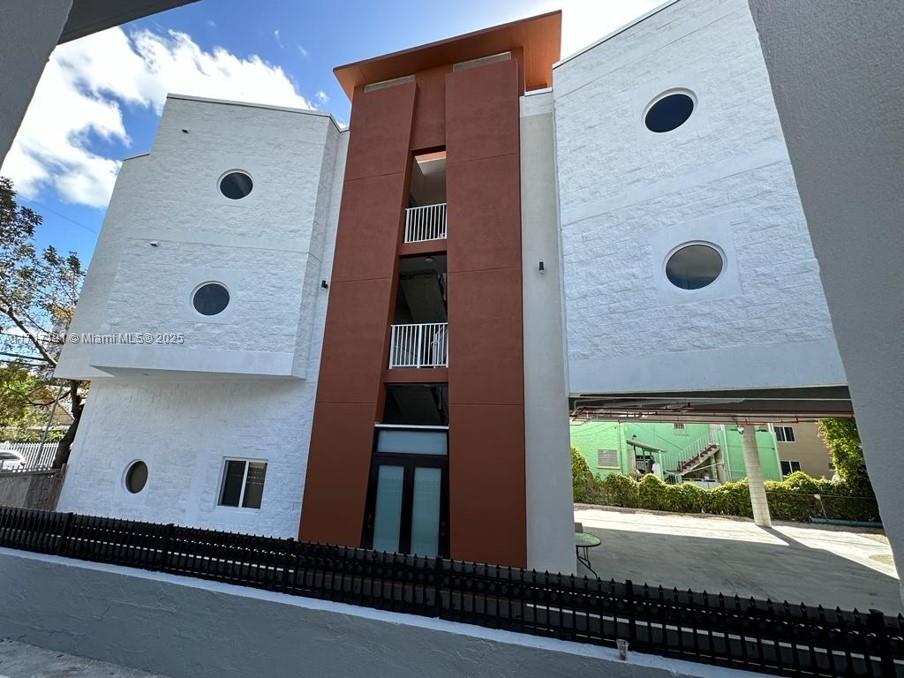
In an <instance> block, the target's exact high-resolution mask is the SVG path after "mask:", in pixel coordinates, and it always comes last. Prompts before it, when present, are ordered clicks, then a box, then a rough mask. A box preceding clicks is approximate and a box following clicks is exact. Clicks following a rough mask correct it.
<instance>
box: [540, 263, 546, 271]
mask: <svg viewBox="0 0 904 678" xmlns="http://www.w3.org/2000/svg"><path fill="white" fill-rule="evenodd" d="M539 268H540V273H543V271H545V270H546V266H545V265H544V264H543V262H542V261H541V262H540V267H539Z"/></svg>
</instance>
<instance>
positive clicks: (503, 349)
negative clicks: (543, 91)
mask: <svg viewBox="0 0 904 678" xmlns="http://www.w3.org/2000/svg"><path fill="white" fill-rule="evenodd" d="M519 89H520V87H519V72H518V63H517V61H515V60H510V61H502V62H497V63H492V64H486V65H483V66H478V67H475V68H470V69H465V70H460V71H456V72H454V73H450V74H448V75H447V76H446V162H447V170H446V175H447V179H446V194H447V198H448V208H447V210H448V220H449V227H448V245H447V255H448V260H447V263H448V270H449V291H448V316H449V350H450V354H449V510H450V516H449V520H450V530H451V551H452V556H453V557H454V558H464V559H468V560H479V561H488V562H493V563H500V564H508V565H516V566H524V565H525V564H526V558H527V555H526V552H527V536H526V532H527V530H526V515H525V512H526V507H525V487H524V483H525V480H524V385H523V383H524V382H523V379H524V377H523V339H522V324H523V320H522V317H523V316H522V312H521V308H522V301H521V276H522V273H521V194H520V191H521V188H520V186H521V183H520V144H519V134H520V126H519V125H520V117H519V104H518V96H519Z"/></svg>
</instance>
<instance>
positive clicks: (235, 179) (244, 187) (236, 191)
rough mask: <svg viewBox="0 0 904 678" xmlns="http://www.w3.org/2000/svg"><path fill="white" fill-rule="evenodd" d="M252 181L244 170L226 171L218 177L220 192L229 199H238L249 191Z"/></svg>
mask: <svg viewBox="0 0 904 678" xmlns="http://www.w3.org/2000/svg"><path fill="white" fill-rule="evenodd" d="M252 188H254V182H253V181H251V177H249V176H248V175H247V174H245V173H244V172H228V173H226V174H224V175H223V178H222V179H220V193H222V194H223V195H225V196H226V197H227V198H229V199H230V200H240V199H241V198H244V197H245V196H246V195H248V194H249V193H251V189H252Z"/></svg>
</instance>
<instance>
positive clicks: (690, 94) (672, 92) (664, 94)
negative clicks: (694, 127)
mask: <svg viewBox="0 0 904 678" xmlns="http://www.w3.org/2000/svg"><path fill="white" fill-rule="evenodd" d="M676 95H678V96H684V97H687V98H688V99H690V100H691V112H690V114H689V115H688V116H687V117H686V118H685V119H684V120H683V121H682V122H680V123H679V124H678V125H676V126H675V127H672V128H671V129H667V130H658V131H657V130H654V129H651V128H650V127H649V126H648V125H647V117H648V116H649V115H650V112H651V111H652V110H653V108H654V107H655V106H656V105H657V104H659V103H660V102H661V101H663V100H665V99H668V98H669V97H672V96H676ZM699 104H700V102H699V99H698V98H697V94H696V92H694V91H693V90H691V89H688V88H687V87H670V88H669V89H666V90H664V91H661V92H660V93H659V94H657V95H656V96H654V97H653V98H652V99H650V100H649V101H648V102H647V104H646V105H645V106H644V107H643V112H642V114H641V116H640V124H641V127H642V128H643V131H644V132H646V133H647V134H653V135H656V136H660V135H663V134H669V133H671V132H674V131H676V130H678V129H680V128H682V127H684V126H685V125H687V124H688V123H689V122H690V121H691V120H692V119H693V118H694V115H695V114H696V113H697V108H698V106H699Z"/></svg>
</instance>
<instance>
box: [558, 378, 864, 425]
mask: <svg viewBox="0 0 904 678" xmlns="http://www.w3.org/2000/svg"><path fill="white" fill-rule="evenodd" d="M570 406H571V413H572V417H574V418H576V419H588V420H594V419H599V420H625V419H639V420H646V421H688V422H693V421H697V422H725V421H727V422H734V421H738V420H742V421H747V422H750V423H768V422H796V421H812V420H815V419H820V418H824V417H852V416H853V415H854V411H853V408H852V406H851V395H850V393H849V392H848V388H847V386H817V387H801V388H773V389H736V390H720V391H671V392H664V393H630V394H608V395H607V394H583V395H580V396H575V397H572V398H571V399H570Z"/></svg>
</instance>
